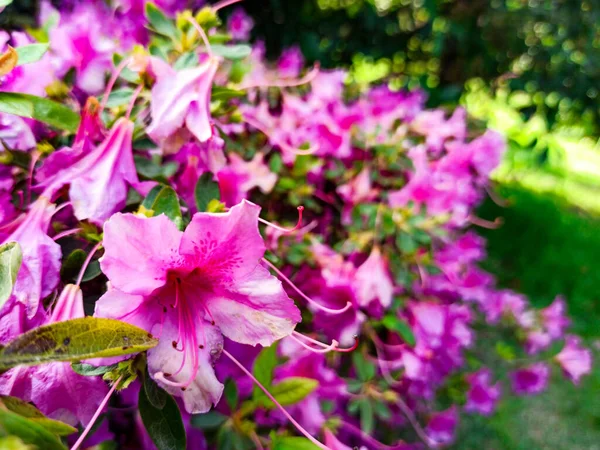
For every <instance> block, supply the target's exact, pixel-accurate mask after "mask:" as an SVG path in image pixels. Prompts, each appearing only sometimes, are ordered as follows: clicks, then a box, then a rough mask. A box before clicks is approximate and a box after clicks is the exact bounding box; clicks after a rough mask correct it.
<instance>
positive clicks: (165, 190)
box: [150, 186, 183, 230]
mask: <svg viewBox="0 0 600 450" xmlns="http://www.w3.org/2000/svg"><path fill="white" fill-rule="evenodd" d="M150 209H151V210H152V211H154V215H155V216H158V215H160V214H164V215H166V216H167V217H168V218H169V219H171V220H172V221H173V223H174V224H175V225H177V228H179V229H180V230H182V229H183V217H182V215H181V207H180V206H179V197H177V193H176V192H175V191H174V190H173V188H171V187H169V186H163V187H162V189H161V190H160V191H158V193H157V194H156V197H155V198H154V201H153V202H152V206H151V207H150Z"/></svg>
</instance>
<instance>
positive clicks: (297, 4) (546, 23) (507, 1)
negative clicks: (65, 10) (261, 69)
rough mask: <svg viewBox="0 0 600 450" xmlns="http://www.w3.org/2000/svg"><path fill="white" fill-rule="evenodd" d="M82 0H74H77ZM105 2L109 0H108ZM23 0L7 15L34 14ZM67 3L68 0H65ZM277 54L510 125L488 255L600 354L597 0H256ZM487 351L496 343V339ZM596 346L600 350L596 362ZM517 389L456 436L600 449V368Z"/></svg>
mask: <svg viewBox="0 0 600 450" xmlns="http://www.w3.org/2000/svg"><path fill="white" fill-rule="evenodd" d="M71 1H73V0H71ZM99 1H101V0H99ZM37 3H38V2H36V1H34V0H16V1H15V2H14V4H13V5H12V6H11V7H10V9H9V10H7V11H6V12H5V13H4V14H3V15H2V16H1V17H0V22H2V23H0V27H3V28H5V27H10V26H13V25H14V24H25V25H26V24H27V23H32V21H34V20H35V19H34V18H35V11H36V9H37V8H38V7H39V5H38V4H37ZM61 3H62V2H61ZM243 6H244V8H245V9H246V11H247V12H248V13H249V14H250V15H251V16H252V17H253V19H254V21H255V28H254V30H253V39H254V40H263V41H264V42H265V44H266V49H267V54H268V55H269V56H271V57H276V56H277V55H279V53H280V52H281V50H282V49H285V48H288V47H291V46H299V48H300V49H301V51H302V53H303V54H304V57H305V58H306V61H307V63H312V62H314V61H320V62H321V65H322V66H323V67H326V68H327V67H338V66H345V67H348V69H349V70H350V74H351V77H352V80H353V81H354V82H356V83H358V84H361V83H368V82H377V81H386V82H389V83H391V84H392V86H394V87H397V88H410V89H416V88H420V89H423V90H425V91H426V92H427V93H428V96H429V100H428V103H429V106H432V107H433V106H441V107H449V108H450V107H455V106H456V105H463V106H464V107H465V108H466V109H467V111H468V112H469V114H470V116H471V118H472V121H473V123H474V124H475V127H477V125H480V126H481V127H483V126H489V127H491V128H494V129H497V130H499V131H501V132H502V133H504V134H505V136H506V138H507V141H508V147H509V150H508V152H507V154H506V157H505V161H504V163H503V164H502V166H501V167H500V168H499V170H498V171H497V172H496V174H495V183H496V191H497V192H498V193H499V194H500V195H501V196H502V197H504V199H506V203H507V204H506V205H505V206H502V207H501V206H498V205H496V204H494V203H492V202H491V201H489V202H487V203H486V204H484V205H483V206H482V207H481V209H480V211H479V215H480V216H481V217H483V218H486V219H489V220H493V219H494V218H496V217H502V218H503V219H504V224H503V226H502V227H501V228H499V229H498V230H481V229H478V232H480V233H482V234H483V235H484V236H485V237H486V238H487V239H488V249H489V255H488V258H487V260H486V262H485V268H486V269H487V270H489V271H491V272H492V273H494V274H495V275H496V276H497V277H498V279H499V281H500V284H501V285H503V286H506V287H510V288H512V289H515V290H517V291H520V292H522V293H524V294H526V295H528V296H529V297H530V298H531V300H532V302H533V303H534V304H535V305H537V306H539V307H543V306H547V305H548V304H549V303H550V302H551V301H552V300H553V299H554V297H555V295H557V294H562V295H564V297H565V298H566V300H567V303H568V307H569V313H570V316H571V318H572V319H573V326H574V331H575V332H577V333H580V334H582V335H583V336H584V337H585V338H586V339H587V340H588V344H590V345H591V346H592V348H595V349H596V350H595V353H596V358H598V356H600V352H598V351H597V348H598V347H599V346H598V344H597V342H598V341H597V339H598V338H599V337H600V301H599V300H600V298H599V297H600V273H598V272H597V270H596V264H597V259H598V257H599V256H598V255H600V144H599V143H598V136H600V122H599V115H600V101H599V100H600V97H599V95H600V2H597V1H591V0H590V1H576V0H528V1H527V0H246V1H245V2H244V3H243ZM489 345H490V351H495V350H497V349H495V348H494V345H495V342H494V341H493V340H492V339H490V344H489ZM597 360H598V359H596V361H597ZM598 367H599V365H598V364H595V372H594V373H593V375H592V376H590V377H587V378H585V379H584V381H583V382H582V384H581V386H580V387H579V388H576V387H574V386H572V385H571V383H565V382H562V383H554V384H552V385H551V387H550V389H549V390H548V391H547V392H546V393H544V394H542V395H540V396H538V397H534V398H532V399H529V398H525V399H522V398H517V397H514V396H510V395H507V396H506V397H505V398H504V401H503V402H502V403H501V407H500V409H499V410H498V412H497V413H496V414H495V415H494V416H493V417H492V418H491V419H487V418H483V417H479V416H476V417H475V416H466V417H465V420H463V422H462V423H461V428H460V432H459V437H458V439H457V443H456V445H455V448H456V449H482V448H483V449H528V450H536V449H561V450H562V449H569V450H576V449H585V450H591V449H600V401H599V400H598V393H599V392H600V371H599V370H598Z"/></svg>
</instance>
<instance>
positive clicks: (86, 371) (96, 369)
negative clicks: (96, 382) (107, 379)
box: [71, 362, 117, 377]
mask: <svg viewBox="0 0 600 450" xmlns="http://www.w3.org/2000/svg"><path fill="white" fill-rule="evenodd" d="M116 368H117V364H112V365H110V366H93V365H91V364H85V363H77V362H74V363H71V369H73V372H75V373H78V374H79V375H83V376H86V377H97V376H98V375H104V374H105V373H108V372H110V371H112V370H115V369H116Z"/></svg>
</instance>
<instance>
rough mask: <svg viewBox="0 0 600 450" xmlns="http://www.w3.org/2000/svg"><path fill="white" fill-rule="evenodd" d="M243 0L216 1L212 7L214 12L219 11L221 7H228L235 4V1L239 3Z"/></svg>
mask: <svg viewBox="0 0 600 450" xmlns="http://www.w3.org/2000/svg"><path fill="white" fill-rule="evenodd" d="M241 1H243V0H222V1H220V2H217V3H215V5H214V6H213V7H212V10H213V11H214V12H217V11H218V10H220V9H223V8H226V7H227V6H229V5H233V4H234V3H239V2H241Z"/></svg>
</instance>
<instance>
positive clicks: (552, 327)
mask: <svg viewBox="0 0 600 450" xmlns="http://www.w3.org/2000/svg"><path fill="white" fill-rule="evenodd" d="M566 309H567V308H566V305H565V300H564V298H562V297H561V296H557V297H556V298H555V299H554V301H553V302H552V303H551V304H550V306H548V307H546V308H544V309H542V312H541V314H542V322H543V324H544V327H545V328H546V330H547V332H548V334H549V335H550V336H551V337H552V338H553V339H558V338H561V337H563V335H564V333H565V330H566V329H567V328H568V326H569V324H570V323H571V321H570V320H569V319H568V318H567V317H566Z"/></svg>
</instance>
